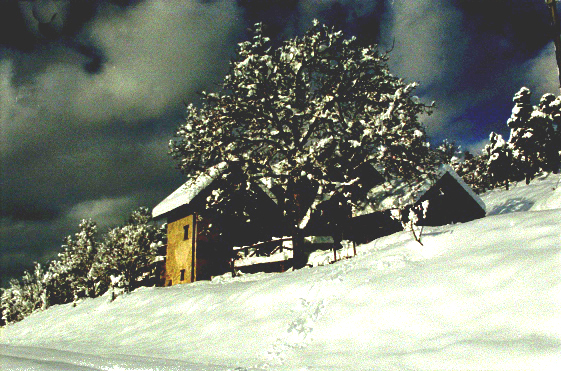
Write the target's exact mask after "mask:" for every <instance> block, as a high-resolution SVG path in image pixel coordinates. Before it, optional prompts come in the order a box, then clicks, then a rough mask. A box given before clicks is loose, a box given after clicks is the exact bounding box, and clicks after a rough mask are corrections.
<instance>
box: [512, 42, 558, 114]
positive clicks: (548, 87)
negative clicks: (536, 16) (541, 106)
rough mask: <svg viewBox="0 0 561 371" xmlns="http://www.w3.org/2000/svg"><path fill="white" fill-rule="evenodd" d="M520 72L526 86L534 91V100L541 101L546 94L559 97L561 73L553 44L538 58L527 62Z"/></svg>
mask: <svg viewBox="0 0 561 371" xmlns="http://www.w3.org/2000/svg"><path fill="white" fill-rule="evenodd" d="M520 71H521V73H522V74H523V76H524V81H525V83H524V84H525V85H526V86H527V87H528V88H529V89H530V90H531V91H532V93H533V94H534V95H533V96H534V99H539V97H541V96H542V95H543V94H545V93H552V94H555V95H559V72H558V69H557V62H556V60H555V46H554V45H553V42H551V43H549V44H548V45H546V46H545V47H544V48H543V49H542V50H541V52H540V53H539V54H538V56H536V57H535V58H533V59H531V60H529V61H528V62H526V63H525V64H524V65H523V66H522V68H521V69H520ZM536 103H537V102H536Z"/></svg>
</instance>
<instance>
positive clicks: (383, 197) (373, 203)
mask: <svg viewBox="0 0 561 371" xmlns="http://www.w3.org/2000/svg"><path fill="white" fill-rule="evenodd" d="M446 174H449V175H450V176H451V177H452V178H453V179H454V180H455V181H456V182H457V183H458V185H459V186H460V187H461V188H462V189H463V190H464V191H465V192H466V193H467V194H468V195H469V196H470V197H471V198H472V199H473V200H474V201H475V202H476V203H477V204H478V205H479V206H480V207H481V209H483V211H485V210H486V207H485V203H484V202H483V200H482V199H481V198H480V197H479V196H478V195H477V194H476V193H475V192H474V191H473V190H472V189H471V188H470V186H468V185H467V184H466V183H465V182H464V181H463V179H462V178H461V177H460V176H459V175H458V174H457V173H456V172H455V171H454V169H453V168H452V167H451V166H450V165H442V166H440V167H439V169H438V171H437V176H436V180H437V181H438V180H439V179H442V177H444V176H445V175H446ZM435 184H436V182H435V181H429V180H428V179H427V180H425V181H424V182H422V183H417V184H414V185H408V184H407V183H405V182H399V183H397V184H394V185H393V187H391V188H390V189H388V188H387V183H386V184H379V185H377V186H375V187H373V188H372V189H371V190H370V191H369V192H368V198H367V201H366V202H364V203H362V204H361V205H359V206H358V207H355V208H354V209H353V216H362V215H368V214H371V213H374V212H377V211H383V210H388V209H394V208H401V207H403V206H406V205H403V204H400V202H399V200H400V199H401V200H407V199H409V200H411V202H410V203H411V204H414V203H416V202H417V201H419V200H420V199H421V198H422V197H423V196H424V195H425V194H426V193H427V192H428V191H429V190H430V189H431V188H432V187H433V186H434V185H435Z"/></svg>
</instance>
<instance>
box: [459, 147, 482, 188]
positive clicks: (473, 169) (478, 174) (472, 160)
mask: <svg viewBox="0 0 561 371" xmlns="http://www.w3.org/2000/svg"><path fill="white" fill-rule="evenodd" d="M488 161H489V157H488V155H487V154H486V153H485V152H482V153H481V154H479V155H476V156H474V155H473V154H471V153H470V152H469V151H466V152H464V159H463V161H461V162H457V163H455V164H453V167H454V171H456V173H458V175H459V176H461V177H462V179H463V180H464V182H466V183H467V184H468V185H469V186H470V187H471V188H472V189H473V191H474V192H476V193H483V192H485V191H486V190H488V189H490V188H491V181H490V179H489V174H488V165H487V162H488Z"/></svg>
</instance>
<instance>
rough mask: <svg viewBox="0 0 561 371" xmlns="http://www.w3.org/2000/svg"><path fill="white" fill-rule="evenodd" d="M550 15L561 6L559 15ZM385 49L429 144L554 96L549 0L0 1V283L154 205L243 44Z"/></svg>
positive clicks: (486, 127) (471, 137)
mask: <svg viewBox="0 0 561 371" xmlns="http://www.w3.org/2000/svg"><path fill="white" fill-rule="evenodd" d="M558 7H559V6H558ZM316 18H317V19H318V20H319V21H320V22H322V23H325V24H328V25H331V26H334V27H336V28H338V29H341V30H343V31H344V32H345V35H347V36H349V37H350V36H351V35H354V36H356V37H357V38H358V39H360V40H361V41H363V42H365V43H369V44H379V45H380V48H381V50H390V49H391V53H390V61H389V65H390V71H391V72H392V73H393V74H394V75H396V76H399V77H401V78H403V79H404V80H405V81H407V82H418V83H419V88H418V89H417V91H416V94H417V95H418V96H419V97H420V99H421V101H423V102H426V103H427V104H429V103H430V102H432V101H435V102H436V109H435V111H434V114H433V115H431V116H430V117H428V116H423V117H421V121H422V122H423V123H424V124H425V126H426V129H427V133H428V134H429V136H430V138H431V142H432V143H433V144H438V143H439V142H440V141H441V140H442V139H444V138H447V139H450V140H453V141H456V142H457V143H458V144H460V145H461V146H462V149H464V150H466V149H470V150H472V151H473V150H477V149H479V148H481V146H482V143H484V141H485V140H486V139H487V138H488V135H489V133H490V131H496V132H499V133H501V134H503V135H504V136H507V137H508V128H507V126H506V121H507V119H508V118H509V116H510V112H511V110H512V106H513V105H512V97H513V95H514V94H515V93H516V92H517V91H518V90H519V89H520V88H521V87H522V86H527V87H528V88H530V90H531V91H532V93H533V103H534V104H537V102H538V101H539V97H541V95H543V94H545V93H554V94H558V92H559V90H558V85H559V82H558V72H557V66H556V64H555V56H554V46H553V43H552V42H551V28H550V19H549V13H548V10H547V7H546V5H545V4H544V1H543V0H508V1H507V0H385V1H384V0H339V1H337V0H73V1H70V0H35V1H32V0H20V1H16V0H0V148H1V151H0V174H1V175H0V179H1V181H0V279H1V280H2V281H1V282H0V286H5V285H6V284H7V280H8V278H9V277H13V276H16V277H17V276H20V275H21V273H22V271H23V270H24V269H29V267H31V265H32V264H33V262H34V261H38V262H46V261H48V260H51V259H53V258H56V253H57V252H58V251H59V250H60V246H61V244H62V240H63V238H64V237H65V236H67V235H69V234H72V233H75V232H76V231H77V228H78V224H79V223H80V220H81V219H83V218H92V219H93V220H94V221H96V222H97V223H98V226H99V230H100V232H102V233H103V232H106V231H107V230H108V228H109V227H110V226H114V225H116V224H119V223H122V222H123V221H124V220H125V219H126V217H127V216H128V214H129V213H130V212H131V211H132V210H133V209H136V208H137V207H139V206H146V207H149V208H153V207H154V206H155V205H156V204H157V203H158V202H159V201H161V200H162V199H163V198H165V197H166V196H167V195H168V194H170V193H171V192H172V191H173V190H175V189H176V188H177V187H179V186H180V185H181V184H182V183H183V182H184V181H185V177H184V175H182V174H181V173H180V172H179V171H178V170H177V169H175V164H174V162H173V160H172V159H171V157H170V156H169V155H168V153H167V152H168V142H169V140H170V139H171V138H172V137H173V134H174V132H175V129H176V128H177V127H178V126H179V124H180V123H181V121H182V120H183V119H184V117H185V103H189V102H195V103H197V102H200V101H199V98H198V95H197V92H200V91H202V90H206V91H212V90H214V89H216V86H217V84H219V83H220V82H221V80H222V78H223V76H224V74H225V73H226V72H227V70H228V63H229V60H230V58H231V57H232V56H233V55H234V51H235V47H236V45H237V43H239V42H242V41H245V40H247V38H248V35H249V30H250V28H251V26H252V25H253V24H254V23H256V22H263V23H264V24H265V25H266V30H267V32H268V33H269V34H270V36H271V37H272V38H274V39H278V40H282V39H287V38H290V37H293V36H296V35H301V34H302V33H303V32H304V31H305V30H306V29H307V28H309V27H310V26H311V23H312V20H313V19H316Z"/></svg>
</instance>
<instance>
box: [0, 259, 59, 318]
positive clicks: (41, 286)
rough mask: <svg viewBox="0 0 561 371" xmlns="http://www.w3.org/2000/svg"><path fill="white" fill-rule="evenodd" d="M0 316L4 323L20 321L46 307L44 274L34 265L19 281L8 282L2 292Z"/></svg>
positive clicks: (39, 267)
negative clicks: (7, 285) (8, 285)
mask: <svg viewBox="0 0 561 371" xmlns="http://www.w3.org/2000/svg"><path fill="white" fill-rule="evenodd" d="M0 302H1V304H0V314H1V317H2V320H3V321H4V322H5V323H13V322H18V321H21V320H22V319H23V318H25V317H27V316H28V315H30V314H31V313H33V312H35V311H36V310H39V309H46V308H47V307H48V299H47V291H46V285H45V272H44V270H43V268H42V267H41V264H38V263H35V266H34V269H33V271H32V272H29V271H25V272H24V274H23V277H22V280H21V283H20V281H18V280H16V279H12V280H10V287H8V288H6V289H3V290H2V298H1V300H0Z"/></svg>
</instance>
